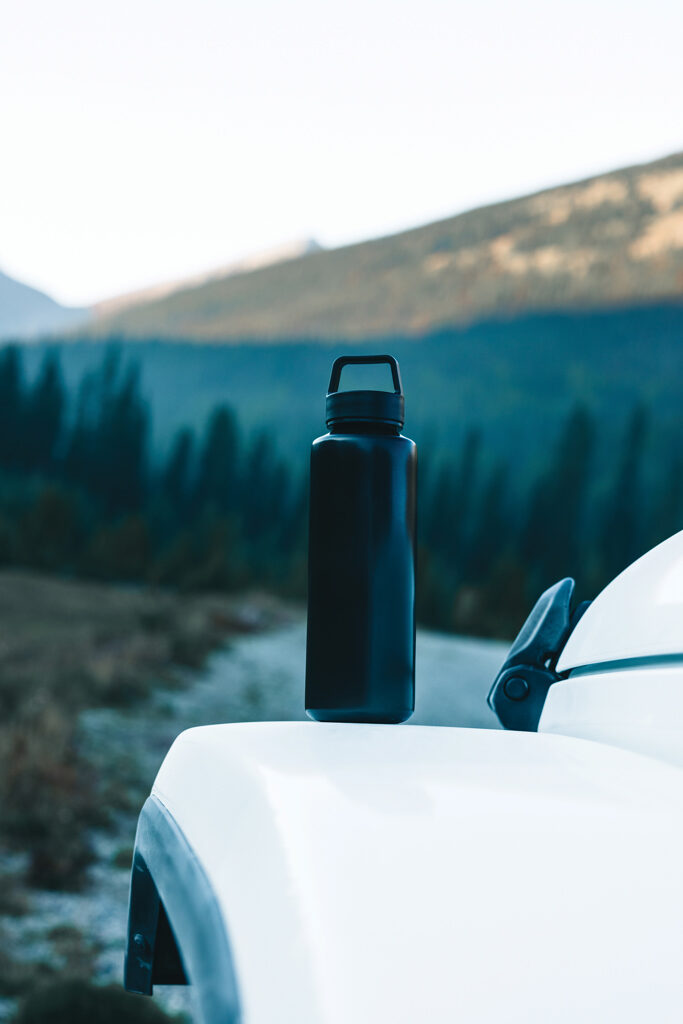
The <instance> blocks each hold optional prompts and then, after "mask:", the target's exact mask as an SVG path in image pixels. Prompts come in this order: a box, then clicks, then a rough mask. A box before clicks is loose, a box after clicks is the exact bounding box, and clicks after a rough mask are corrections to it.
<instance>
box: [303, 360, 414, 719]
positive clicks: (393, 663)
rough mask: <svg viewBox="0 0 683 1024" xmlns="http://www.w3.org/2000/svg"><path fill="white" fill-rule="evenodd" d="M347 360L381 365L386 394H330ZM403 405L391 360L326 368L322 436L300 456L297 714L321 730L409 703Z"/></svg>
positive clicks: (395, 713) (403, 709)
mask: <svg viewBox="0 0 683 1024" xmlns="http://www.w3.org/2000/svg"><path fill="white" fill-rule="evenodd" d="M350 363H361V364H366V363H368V364H369V363H387V364H388V366H389V367H390V368H391V375H392V379H393V385H394V390H393V392H388V391H340V390H339V383H340V376H341V371H342V369H343V367H344V366H347V365H348V364H350ZM403 408H404V400H403V389H402V387H401V376H400V372H399V368H398V363H397V362H396V360H395V359H394V358H393V357H392V356H342V357H341V358H340V359H337V360H335V363H334V365H333V367H332V375H331V377H330V386H329V391H328V394H327V403H326V416H325V418H326V421H327V426H328V428H329V433H328V434H325V435H324V437H319V438H318V439H317V440H316V441H314V442H313V448H312V450H311V498H310V527H309V563H308V635H307V642H306V712H307V714H308V715H309V716H310V717H311V718H315V719H317V720H318V721H320V722H403V721H405V719H406V718H408V717H409V716H410V715H411V714H412V712H413V709H414V706H415V513H416V508H415V486H416V477H417V448H416V445H415V442H414V441H411V440H410V439H409V438H407V437H403V435H402V434H401V428H402V426H403V420H404V415H403Z"/></svg>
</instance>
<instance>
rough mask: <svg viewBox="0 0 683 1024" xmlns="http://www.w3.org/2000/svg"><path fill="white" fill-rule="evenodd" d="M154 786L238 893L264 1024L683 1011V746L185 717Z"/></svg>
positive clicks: (217, 890)
mask: <svg viewBox="0 0 683 1024" xmlns="http://www.w3.org/2000/svg"><path fill="white" fill-rule="evenodd" d="M153 795H154V796H155V797H156V798H157V799H158V800H159V801H161V803H162V804H163V805H164V806H165V807H166V809H167V810H168V811H169V812H170V814H171V815H172V816H173V819H174V820H175V822H176V823H177V824H178V826H179V827H180V829H181V830H182V832H183V833H184V835H185V836H186V837H187V838H188V841H189V842H190V843H191V846H192V849H193V851H194V853H195V855H196V857H197V858H198V860H199V862H200V864H201V866H202V868H203V870H204V872H205V874H206V877H207V878H208V880H209V883H210V885H211V888H212V890H213V893H214V895H215V899H216V901H217V903H218V905H219V908H220V911H221V914H222V916H223V919H224V921H225V924H226V928H227V932H228V936H229V941H230V945H231V948H232V951H233V958H234V967H235V973H236V977H237V980H238V987H239V998H240V1003H241V1010H242V1020H243V1021H244V1024H274V1022H278V1024H290V1022H291V1024H350V1022H352V1024H380V1022H384V1021H387V1022H389V1021H390V1022H392V1024H416V1022H418V1021H419V1022H422V1021H424V1022H430V1024H454V1022H456V1021H463V1022H467V1024H499V1022H506V1024H511V1022H519V1024H548V1021H551V1020H552V1021H553V1024H578V1022H579V1021H581V1022H587V1021H588V1022H595V1024H606V1022H611V1021H614V1022H615V1024H636V1022H639V1024H642V1022H644V1021H650V1020H653V1021H657V1022H658V1024H667V1022H671V1024H673V1022H674V1021H675V1022H678V1021H680V1019H681V1006H683V974H682V972H681V945H682V943H681V939H682V938H683V936H682V930H683V923H682V922H683V873H682V872H681V863H683V818H682V816H681V813H680V809H681V807H682V806H683V774H682V773H681V772H680V770H679V769H678V768H676V767H672V766H671V765H669V764H665V763H660V762H658V761H656V760H654V759H652V758H647V757H642V756H639V755H637V754H634V753H629V752H626V751H623V750H620V749H617V748H615V747H612V746H608V745H604V744H599V743H594V742H590V741H587V740H581V739H572V738H566V737H562V736H556V735H543V734H541V735H539V734H535V733H517V732H497V731H486V730H474V729H448V728H434V727H420V726H416V727H411V728H407V727H405V726H372V725H332V724H328V725H321V724H314V723H286V724H285V723H278V724H253V725H225V726H210V727H207V728H201V729H193V730H190V731H188V732H186V733H184V734H182V735H181V736H180V737H179V738H178V739H177V740H176V742H175V744H174V745H173V747H172V749H171V751H170V752H169V754H168V756H167V758H166V760H165V762H164V764H163V766H162V768H161V770H160V772H159V776H158V778H157V781H156V783H155V786H154V790H153ZM179 941H180V946H181V953H182V936H180V937H179ZM206 1024H214V1022H208V1021H207V1022H206ZM216 1024H217V1022H216Z"/></svg>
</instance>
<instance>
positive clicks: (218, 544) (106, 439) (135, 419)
mask: <svg viewBox="0 0 683 1024" xmlns="http://www.w3.org/2000/svg"><path fill="white" fill-rule="evenodd" d="M41 360H42V361H41V365H40V367H39V368H38V371H37V372H35V373H31V374H28V373H27V372H26V367H25V365H24V350H22V349H21V348H20V347H18V346H13V345H9V346H7V347H5V348H4V349H2V350H0V565H2V566H18V567H27V568H36V569H40V570H43V571H51V572H54V573H58V574H61V575H67V576H77V577H84V578H92V579H99V580H106V581H109V580H111V581H119V582H125V583H128V584H131V585H153V586H158V587H168V588H178V589H182V590H188V591H201V590H221V591H231V590H232V591H236V590H242V589H245V588H261V589H268V590H272V591H275V592H277V593H281V594H283V595H285V596H288V597H292V598H296V599H302V600H303V599H305V593H306V544H307V478H306V473H305V472H304V471H302V469H301V464H302V460H301V459H300V458H297V459H294V458H292V457H291V456H286V455H285V454H284V453H283V452H282V451H281V450H279V448H278V445H277V441H276V439H275V437H274V436H273V433H272V431H268V430H259V429H254V428H253V427H251V428H250V429H246V428H245V427H244V426H243V424H242V423H241V422H240V420H239V418H238V416H237V415H236V413H235V412H234V410H233V409H232V408H230V407H229V406H227V405H223V404H220V405H217V406H216V407H215V408H213V409H212V410H211V411H210V412H209V414H208V416H207V418H206V421H205V423H204V424H203V426H201V427H200V429H196V427H182V428H180V429H179V430H177V432H176V434H175V436H174V437H173V438H172V440H171V441H170V443H169V444H168V445H167V446H166V448H165V450H163V451H161V452H160V451H159V450H158V446H154V445H153V444H152V435H153V422H152V420H153V407H152V405H151V404H150V403H149V402H148V400H147V397H146V395H145V394H144V389H143V386H142V384H141V379H140V372H139V367H138V365H137V364H136V363H135V361H134V359H133V360H131V359H130V358H125V359H124V358H123V357H122V354H121V351H120V350H119V349H117V348H115V347H111V348H108V349H105V350H103V355H102V358H101V361H100V363H99V365H96V366H94V367H89V368H87V369H85V370H84V372H83V375H82V377H81V379H80V382H79V383H78V385H77V386H75V387H74V386H72V385H71V384H69V385H67V384H66V383H65V379H64V373H63V367H62V355H61V352H60V349H58V348H47V349H45V351H44V352H43V353H42V355H41ZM657 426H658V424H657V421H656V414H655V410H653V409H650V408H648V406H647V404H643V403H639V404H637V405H635V406H634V407H633V408H631V409H630V411H629V412H628V415H627V416H626V419H625V422H624V425H623V428H622V429H620V431H617V432H616V433H615V432H614V431H611V432H607V433H606V434H603V432H602V430H601V422H600V415H599V414H598V413H596V412H595V410H594V409H592V408H591V407H590V406H589V405H586V404H575V405H574V407H573V408H571V409H570V411H569V413H568V415H567V417H566V419H565V420H564V422H561V423H560V426H559V429H558V430H557V432H556V436H554V437H550V438H548V439H547V443H546V445H545V455H544V458H543V460H542V463H541V464H539V465H537V466H536V467H535V468H534V471H533V472H531V471H529V469H528V467H523V472H520V468H519V465H518V464H517V463H515V464H513V463H512V461H511V460H509V459H507V458H506V457H505V456H501V455H500V453H492V452H489V451H487V449H486V444H485V439H484V437H483V435H482V432H481V430H480V426H479V424H477V423H476V422H474V421H473V422H472V423H470V425H469V427H468V428H467V429H465V430H463V431H462V435H461V436H460V437H459V438H458V439H457V441H456V444H455V445H454V448H453V450H452V453H444V451H443V448H440V449H438V450H434V449H432V448H430V445H429V443H428V442H427V441H425V442H423V443H422V445H421V447H420V453H419V466H420V468H419V515H418V522H419V546H418V619H419V621H420V622H421V624H423V625H427V626H431V627H434V628H438V629H444V630H455V631H458V632H464V633H469V634H474V635H480V636H500V637H509V636H511V635H513V634H514V633H515V631H516V630H517V628H518V627H519V625H520V623H521V621H522V620H523V618H524V616H525V614H526V613H527V611H528V609H529V608H530V606H531V604H533V601H534V600H535V598H536V597H537V596H538V595H539V593H540V592H541V590H543V589H544V588H545V587H547V586H549V585H550V584H551V583H553V582H555V581H556V580H557V579H559V578H560V577H562V576H565V575H571V576H574V577H575V578H576V579H577V583H578V589H579V596H580V597H581V598H591V597H593V596H594V595H595V594H596V593H597V592H598V591H599V590H600V589H601V588H602V587H603V586H604V585H605V584H606V583H607V582H608V581H609V580H610V579H611V578H612V577H613V576H614V575H615V574H616V573H618V572H619V571H621V570H622V569H623V568H624V567H625V566H626V565H628V564H629V563H630V562H631V561H632V560H633V559H634V558H636V557H638V556H639V555H640V554H642V553H643V552H644V551H646V550H647V549H648V548H649V547H651V546H652V545H653V544H655V543H658V542H659V541H661V540H663V539H664V538H666V537H667V536H669V535H670V534H672V533H674V532H675V531H676V530H678V529H681V528H683V451H682V450H681V448H680V446H679V444H678V443H677V442H676V441H675V439H674V438H673V436H672V435H669V436H670V437H671V440H670V441H669V443H668V446H667V445H664V446H662V445H661V444H658V445H656V446H653V445H652V444H651V438H652V437H653V436H662V435H661V432H659V433H658V432H657Z"/></svg>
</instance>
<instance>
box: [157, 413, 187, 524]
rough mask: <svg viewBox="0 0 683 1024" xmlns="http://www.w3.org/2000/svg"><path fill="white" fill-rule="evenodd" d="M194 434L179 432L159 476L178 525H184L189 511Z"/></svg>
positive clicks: (163, 491) (184, 430)
mask: <svg viewBox="0 0 683 1024" xmlns="http://www.w3.org/2000/svg"><path fill="white" fill-rule="evenodd" d="M193 455H194V434H193V433H192V431H191V430H189V429H188V428H187V427H186V428H184V429H182V430H179V431H178V433H177V434H176V436H175V440H174V442H173V445H172V447H171V451H170V453H169V456H168V459H167V461H166V465H165V467H164V470H163V472H162V474H161V490H162V493H163V495H164V496H165V498H166V499H167V500H168V502H169V504H170V506H171V509H172V511H173V516H174V518H175V520H176V522H178V523H185V522H186V519H187V516H188V514H189V510H190V499H191V495H192V483H193V480H192V473H193V465H192V462H193Z"/></svg>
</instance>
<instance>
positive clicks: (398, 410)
mask: <svg viewBox="0 0 683 1024" xmlns="http://www.w3.org/2000/svg"><path fill="white" fill-rule="evenodd" d="M358 363H360V364H364V365H365V364H368V365H370V364H374V363H387V364H388V365H389V366H390V367H391V378H392V380H393V383H394V390H393V391H340V390H339V379H340V377H341V372H342V369H343V368H344V367H345V366H349V365H350V364H358ZM404 404H405V403H404V398H403V387H402V385H401V372H400V370H399V368H398V363H397V362H396V360H395V359H394V357H393V356H340V357H339V359H335V361H334V363H333V364H332V373H331V375H330V384H329V387H328V389H327V399H326V402H325V421H326V423H327V425H328V427H330V426H332V424H335V423H342V422H344V421H345V420H347V421H349V420H356V421H359V420H361V421H362V420H367V421H368V422H375V423H388V424H392V425H395V426H398V427H399V428H400V427H402V426H403V423H404V421H405V415H404Z"/></svg>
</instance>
